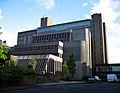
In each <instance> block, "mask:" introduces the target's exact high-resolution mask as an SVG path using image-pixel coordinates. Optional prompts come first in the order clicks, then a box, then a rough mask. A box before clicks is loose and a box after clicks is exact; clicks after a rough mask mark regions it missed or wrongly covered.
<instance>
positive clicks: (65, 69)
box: [62, 64, 69, 75]
mask: <svg viewBox="0 0 120 93" xmlns="http://www.w3.org/2000/svg"><path fill="white" fill-rule="evenodd" d="M62 70H63V74H64V75H67V74H68V73H69V70H68V66H67V65H66V64H63V65H62Z"/></svg>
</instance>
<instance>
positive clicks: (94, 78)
mask: <svg viewBox="0 0 120 93" xmlns="http://www.w3.org/2000/svg"><path fill="white" fill-rule="evenodd" d="M88 82H89V83H97V82H98V83H101V79H100V78H99V77H98V76H89V77H88Z"/></svg>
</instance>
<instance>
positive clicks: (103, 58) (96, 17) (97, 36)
mask: <svg viewBox="0 0 120 93" xmlns="http://www.w3.org/2000/svg"><path fill="white" fill-rule="evenodd" d="M92 28H93V29H92V62H93V66H92V67H93V71H92V72H93V74H94V75H95V64H105V63H106V64H107V63H108V57H107V40H106V28H105V23H102V16H101V14H93V15H92Z"/></svg>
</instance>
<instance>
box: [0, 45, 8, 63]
mask: <svg viewBox="0 0 120 93" xmlns="http://www.w3.org/2000/svg"><path fill="white" fill-rule="evenodd" d="M7 53H8V49H7V48H5V47H4V46H3V45H0V63H1V64H3V63H4V62H5V60H6V59H7ZM4 64H5V63H4Z"/></svg>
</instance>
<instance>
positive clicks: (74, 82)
mask: <svg viewBox="0 0 120 93" xmlns="http://www.w3.org/2000/svg"><path fill="white" fill-rule="evenodd" d="M84 83H86V82H85V81H59V82H55V83H41V84H36V85H31V86H30V85H29V86H12V87H7V88H2V89H1V88H0V91H8V90H21V89H27V88H34V87H40V86H50V85H62V84H84Z"/></svg>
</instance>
